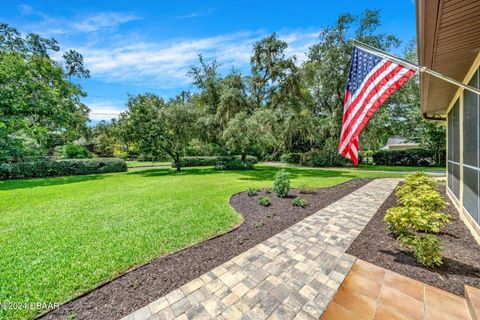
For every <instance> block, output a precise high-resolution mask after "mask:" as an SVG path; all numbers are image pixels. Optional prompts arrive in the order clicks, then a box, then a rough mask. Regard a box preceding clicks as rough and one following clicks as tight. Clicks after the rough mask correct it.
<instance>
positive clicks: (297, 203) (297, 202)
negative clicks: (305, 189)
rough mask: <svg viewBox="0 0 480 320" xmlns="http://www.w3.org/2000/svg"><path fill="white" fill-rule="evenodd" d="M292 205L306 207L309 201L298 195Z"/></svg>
mask: <svg viewBox="0 0 480 320" xmlns="http://www.w3.org/2000/svg"><path fill="white" fill-rule="evenodd" d="M292 205H293V206H294V207H302V208H305V207H306V206H307V205H308V202H307V200H305V199H303V198H300V197H296V198H295V199H293V200H292Z"/></svg>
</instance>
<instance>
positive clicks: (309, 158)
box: [280, 149, 348, 167]
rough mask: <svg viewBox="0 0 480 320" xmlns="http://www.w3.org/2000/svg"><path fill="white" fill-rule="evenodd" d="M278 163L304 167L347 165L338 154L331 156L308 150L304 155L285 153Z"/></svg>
mask: <svg viewBox="0 0 480 320" xmlns="http://www.w3.org/2000/svg"><path fill="white" fill-rule="evenodd" d="M280 161H282V162H286V163H291V164H300V165H302V166H306V167H337V166H344V165H346V164H347V163H348V161H347V160H345V158H343V157H341V156H340V155H339V154H332V153H330V152H326V151H325V150H319V149H316V150H310V151H307V152H304V153H286V154H283V155H282V156H281V157H280Z"/></svg>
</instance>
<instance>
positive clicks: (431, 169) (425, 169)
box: [358, 164, 445, 172]
mask: <svg viewBox="0 0 480 320" xmlns="http://www.w3.org/2000/svg"><path fill="white" fill-rule="evenodd" d="M358 170H380V171H403V172H415V171H421V172H445V167H410V166H377V165H372V164H359V165H358Z"/></svg>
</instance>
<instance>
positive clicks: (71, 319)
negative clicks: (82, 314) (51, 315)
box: [65, 312, 77, 320]
mask: <svg viewBox="0 0 480 320" xmlns="http://www.w3.org/2000/svg"><path fill="white" fill-rule="evenodd" d="M65 320H77V314H76V313H74V312H73V313H69V314H68V315H67V317H66V318H65Z"/></svg>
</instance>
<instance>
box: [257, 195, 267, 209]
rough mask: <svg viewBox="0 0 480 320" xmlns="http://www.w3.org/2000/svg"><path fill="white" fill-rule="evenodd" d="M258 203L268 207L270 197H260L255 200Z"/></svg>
mask: <svg viewBox="0 0 480 320" xmlns="http://www.w3.org/2000/svg"><path fill="white" fill-rule="evenodd" d="M257 202H258V204H259V205H261V206H264V207H268V206H269V205H270V199H269V198H268V197H260V198H258V200H257Z"/></svg>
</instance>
